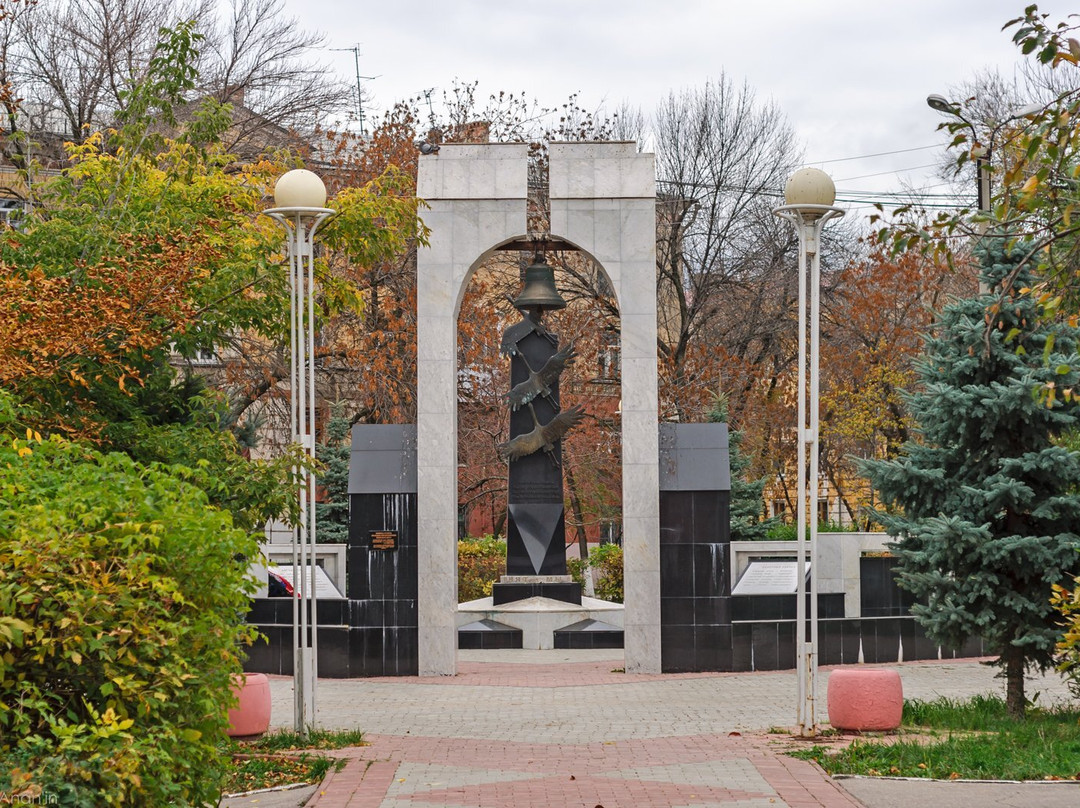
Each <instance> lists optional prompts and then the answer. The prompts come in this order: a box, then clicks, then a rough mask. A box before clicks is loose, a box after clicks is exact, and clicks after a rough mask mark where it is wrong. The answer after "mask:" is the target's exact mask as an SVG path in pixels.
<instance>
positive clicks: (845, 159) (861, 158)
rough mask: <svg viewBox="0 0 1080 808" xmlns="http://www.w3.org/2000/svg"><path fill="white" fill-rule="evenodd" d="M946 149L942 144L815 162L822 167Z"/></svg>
mask: <svg viewBox="0 0 1080 808" xmlns="http://www.w3.org/2000/svg"><path fill="white" fill-rule="evenodd" d="M941 148H944V147H943V146H942V145H941V144H940V143H934V144H932V145H930V146H912V147H911V148H910V149H896V150H895V151H886V152H878V153H877V154H860V155H858V156H857V157H837V158H835V159H833V160H817V161H814V165H820V164H822V163H846V162H848V161H849V160H869V159H870V158H871V157H889V156H890V155H893V154H907V153H908V152H916V151H926V150H927V149H941Z"/></svg>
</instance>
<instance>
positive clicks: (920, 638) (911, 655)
mask: <svg viewBox="0 0 1080 808" xmlns="http://www.w3.org/2000/svg"><path fill="white" fill-rule="evenodd" d="M900 641H901V642H902V643H903V646H904V659H905V660H911V659H937V658H938V645H937V643H936V642H934V641H933V640H931V639H930V638H928V637H927V636H926V631H925V630H924V629H923V627H922V626H920V625H919V624H918V623H917V622H916V621H915V620H904V621H903V622H902V623H901V624H900Z"/></svg>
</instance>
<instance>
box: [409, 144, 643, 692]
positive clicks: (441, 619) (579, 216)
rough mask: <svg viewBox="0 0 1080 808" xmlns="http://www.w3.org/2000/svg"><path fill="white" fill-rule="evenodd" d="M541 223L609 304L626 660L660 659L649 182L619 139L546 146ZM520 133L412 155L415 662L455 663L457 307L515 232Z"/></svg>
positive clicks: (639, 160) (453, 668)
mask: <svg viewBox="0 0 1080 808" xmlns="http://www.w3.org/2000/svg"><path fill="white" fill-rule="evenodd" d="M549 154H550V159H551V162H550V175H549V183H550V197H551V235H552V237H553V238H562V239H564V240H566V241H568V242H570V243H571V244H573V245H575V246H576V247H578V248H579V249H582V250H584V251H585V252H587V253H589V254H590V255H591V256H593V257H594V258H595V259H596V260H597V262H598V263H599V264H600V265H601V266H602V267H603V269H604V271H605V272H606V273H607V275H608V278H609V279H610V281H611V285H612V288H613V289H614V291H615V295H616V299H617V302H618V306H619V311H620V314H621V329H620V330H621V336H620V339H621V355H622V430H623V433H622V452H623V544H624V551H625V555H624V565H625V571H624V576H625V594H626V611H625V621H624V630H625V637H626V671H627V672H628V673H659V672H660V550H659V533H660V524H659V521H660V517H659V472H658V457H659V445H658V437H657V376H656V241H655V232H656V201H655V200H656V182H655V166H654V159H653V155H651V154H639V153H638V152H637V151H636V149H635V146H634V144H633V143H560V144H552V145H551V146H550V151H549ZM527 170H528V145H527V144H522V143H511V144H482V145H476V144H446V145H443V146H442V148H441V149H440V151H439V152H437V153H436V154H432V155H426V156H422V157H421V158H420V170H419V177H418V182H417V193H418V195H419V196H420V197H421V198H422V199H424V200H425V201H426V202H427V203H428V205H429V209H428V210H427V211H426V212H425V213H424V214H423V218H424V221H425V223H426V224H427V225H428V227H429V228H430V230H431V236H430V243H429V245H428V246H427V247H426V248H421V249H420V251H419V255H418V259H417V514H418V522H419V548H418V571H419V599H418V604H417V608H418V621H419V672H420V675H421V676H431V675H452V674H454V673H456V672H457V629H456V623H455V615H456V612H457V316H458V312H459V310H460V306H461V300H462V298H463V296H464V293H465V287H466V286H467V284H468V281H469V278H470V276H471V274H472V272H473V270H474V269H475V268H476V267H477V266H478V265H479V264H480V263H481V262H482V261H483V260H484V259H485V258H486V257H487V256H488V255H489V254H490V253H492V252H494V251H495V250H497V249H498V248H499V247H500V246H502V245H504V244H506V243H507V242H509V241H512V240H515V239H517V238H521V237H522V236H524V234H525V233H526V213H525V211H526V194H527Z"/></svg>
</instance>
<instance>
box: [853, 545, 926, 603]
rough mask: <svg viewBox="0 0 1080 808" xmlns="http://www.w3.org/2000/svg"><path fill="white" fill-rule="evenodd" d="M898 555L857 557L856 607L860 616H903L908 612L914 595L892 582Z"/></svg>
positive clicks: (894, 577)
mask: <svg viewBox="0 0 1080 808" xmlns="http://www.w3.org/2000/svg"><path fill="white" fill-rule="evenodd" d="M898 563H899V559H898V558H892V557H876V556H864V557H862V558H860V559H859V607H860V610H861V614H862V616H863V617H903V616H905V615H908V614H910V613H911V607H912V605H914V603H915V602H916V601H915V596H914V595H912V594H911V593H910V592H908V591H906V590H903V589H901V588H900V587H899V586H897V584H896V567H897V564H898Z"/></svg>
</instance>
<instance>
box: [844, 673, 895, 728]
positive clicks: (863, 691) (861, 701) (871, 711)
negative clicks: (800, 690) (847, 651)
mask: <svg viewBox="0 0 1080 808" xmlns="http://www.w3.org/2000/svg"><path fill="white" fill-rule="evenodd" d="M828 702H829V723H830V724H832V725H833V726H834V727H835V728H836V729H844V730H858V731H859V732H864V731H867V730H870V731H882V730H890V729H896V728H897V727H899V726H900V717H901V715H902V714H903V712H904V688H903V685H901V683H900V674H899V673H897V672H896V671H894V670H890V669H888V668H837V669H836V670H834V671H833V672H832V673H830V674H829V695H828Z"/></svg>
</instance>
